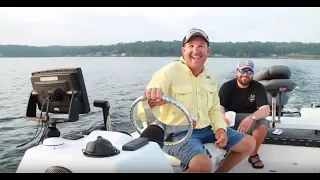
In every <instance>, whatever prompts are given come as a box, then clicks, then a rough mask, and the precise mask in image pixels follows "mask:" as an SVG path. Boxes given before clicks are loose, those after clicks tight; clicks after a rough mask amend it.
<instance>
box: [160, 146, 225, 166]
mask: <svg viewBox="0 0 320 180" xmlns="http://www.w3.org/2000/svg"><path fill="white" fill-rule="evenodd" d="M204 146H205V147H206V148H207V149H208V150H209V152H210V154H211V155H212V158H211V160H212V165H213V167H212V168H214V167H215V165H216V164H218V163H219V162H220V160H222V158H223V156H224V155H225V153H226V151H225V150H223V149H220V148H218V147H216V146H215V145H214V144H213V143H206V144H204ZM165 155H166V157H167V159H168V161H169V162H170V164H171V166H172V167H180V160H179V159H177V158H176V157H174V156H170V155H169V154H167V153H165Z"/></svg>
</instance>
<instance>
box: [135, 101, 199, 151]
mask: <svg viewBox="0 0 320 180" xmlns="http://www.w3.org/2000/svg"><path fill="white" fill-rule="evenodd" d="M162 100H165V101H167V102H169V103H171V104H174V105H175V106H176V107H178V108H179V109H180V110H181V111H182V112H183V114H184V115H185V116H186V118H187V120H188V125H179V126H172V125H167V124H164V123H162V122H161V121H159V120H158V119H157V118H156V117H155V116H154V115H153V113H152V110H151V108H150V106H149V104H148V102H147V101H146V99H145V98H144V97H143V96H140V97H139V98H137V99H136V100H135V101H134V102H133V103H132V105H131V108H130V120H131V123H132V125H133V128H134V129H135V130H136V131H137V132H138V133H139V134H141V133H142V131H143V129H140V128H139V127H138V125H137V121H136V120H135V118H134V117H133V110H134V107H135V106H136V105H137V104H138V103H139V102H140V101H142V104H143V107H144V112H145V114H146V119H147V125H148V126H149V125H157V126H159V127H160V128H162V129H163V131H164V133H165V135H166V134H170V133H176V132H181V131H184V130H186V129H188V132H187V134H186V135H185V136H184V137H183V138H181V139H180V140H177V141H173V142H171V141H164V145H167V146H172V145H176V144H180V143H183V142H185V141H186V140H187V139H188V138H189V137H190V136H191V134H192V131H193V126H192V118H191V116H190V114H189V112H188V111H187V109H186V108H185V107H184V106H183V105H182V104H181V103H180V102H178V101H176V100H174V99H172V98H170V97H168V96H164V95H163V96H162Z"/></svg>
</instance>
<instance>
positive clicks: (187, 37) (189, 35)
mask: <svg viewBox="0 0 320 180" xmlns="http://www.w3.org/2000/svg"><path fill="white" fill-rule="evenodd" d="M193 36H201V37H203V38H204V39H205V40H206V41H207V42H208V45H209V37H208V35H207V34H206V33H205V32H204V31H203V30H201V29H198V28H192V29H190V30H189V31H188V32H187V34H186V35H185V36H184V38H183V40H182V45H183V44H184V43H186V42H188V41H189V40H190V39H191V38H192V37H193Z"/></svg>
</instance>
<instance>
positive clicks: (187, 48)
mask: <svg viewBox="0 0 320 180" xmlns="http://www.w3.org/2000/svg"><path fill="white" fill-rule="evenodd" d="M181 51H182V55H183V58H184V60H185V62H186V64H187V66H188V67H189V68H190V69H191V70H202V68H203V67H204V63H205V62H206V59H207V57H208V56H209V53H210V47H208V43H207V41H206V40H205V39H204V38H202V37H200V36H194V37H192V38H191V39H189V41H188V42H187V43H185V44H184V47H182V48H181Z"/></svg>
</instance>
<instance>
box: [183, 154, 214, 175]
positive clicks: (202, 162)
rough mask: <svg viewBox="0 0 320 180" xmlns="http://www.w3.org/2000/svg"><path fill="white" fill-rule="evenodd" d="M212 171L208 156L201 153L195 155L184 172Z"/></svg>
mask: <svg viewBox="0 0 320 180" xmlns="http://www.w3.org/2000/svg"><path fill="white" fill-rule="evenodd" d="M211 170H212V161H211V159H210V157H209V156H208V154H206V153H201V154H197V155H195V156H194V157H193V158H192V159H191V160H190V162H189V164H188V169H186V170H185V171H184V172H187V173H191V172H193V173H194V172H196V173H199V172H204V173H209V172H211Z"/></svg>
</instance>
